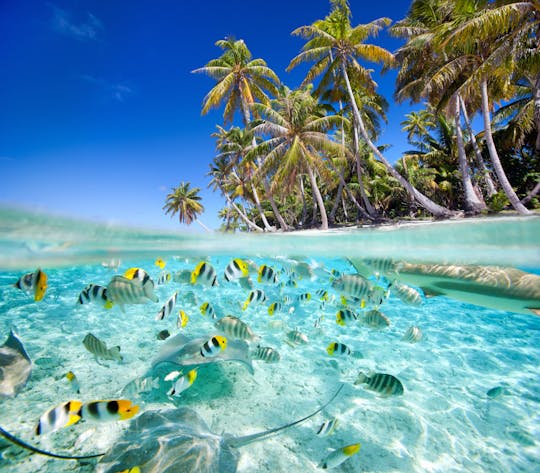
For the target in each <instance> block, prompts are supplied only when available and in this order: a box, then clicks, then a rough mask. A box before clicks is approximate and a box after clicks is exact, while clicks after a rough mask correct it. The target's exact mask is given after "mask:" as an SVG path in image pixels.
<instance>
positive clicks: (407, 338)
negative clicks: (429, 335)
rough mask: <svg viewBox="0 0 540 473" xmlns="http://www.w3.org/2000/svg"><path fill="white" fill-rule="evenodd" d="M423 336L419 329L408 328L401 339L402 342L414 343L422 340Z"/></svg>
mask: <svg viewBox="0 0 540 473" xmlns="http://www.w3.org/2000/svg"><path fill="white" fill-rule="evenodd" d="M422 337H423V334H422V330H420V328H419V327H414V326H412V327H409V328H408V329H407V331H406V332H405V334H404V335H403V337H402V339H401V340H403V341H404V342H409V343H416V342H419V341H420V340H422Z"/></svg>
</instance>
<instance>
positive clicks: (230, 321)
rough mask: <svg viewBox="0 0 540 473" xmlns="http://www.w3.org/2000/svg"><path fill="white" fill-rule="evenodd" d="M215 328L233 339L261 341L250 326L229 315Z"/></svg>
mask: <svg viewBox="0 0 540 473" xmlns="http://www.w3.org/2000/svg"><path fill="white" fill-rule="evenodd" d="M215 326H216V328H217V329H219V330H221V331H222V332H223V333H225V334H226V335H228V336H229V337H231V338H239V339H241V340H247V341H250V342H254V341H256V340H258V339H259V337H258V336H257V335H255V334H254V333H253V330H251V328H250V327H249V325H248V324H246V323H245V322H243V321H242V320H240V319H239V318H238V317H234V316H232V315H227V316H225V317H223V318H222V319H219V320H218V321H217V322H216V323H215Z"/></svg>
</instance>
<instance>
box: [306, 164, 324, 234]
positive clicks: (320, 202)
mask: <svg viewBox="0 0 540 473" xmlns="http://www.w3.org/2000/svg"><path fill="white" fill-rule="evenodd" d="M307 173H308V177H309V181H310V183H311V188H312V189H313V195H314V196H315V199H316V201H317V206H318V207H319V212H320V214H321V230H328V217H327V215H326V209H325V208H324V201H323V198H322V195H321V191H320V190H319V186H317V180H316V179H315V174H314V173H313V169H311V167H308V168H307Z"/></svg>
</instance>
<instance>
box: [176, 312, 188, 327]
mask: <svg viewBox="0 0 540 473" xmlns="http://www.w3.org/2000/svg"><path fill="white" fill-rule="evenodd" d="M188 321H189V317H188V315H187V314H186V313H185V312H184V311H183V310H180V311H179V312H178V320H177V322H176V326H177V327H178V328H184V327H185V326H186V325H187V323H188Z"/></svg>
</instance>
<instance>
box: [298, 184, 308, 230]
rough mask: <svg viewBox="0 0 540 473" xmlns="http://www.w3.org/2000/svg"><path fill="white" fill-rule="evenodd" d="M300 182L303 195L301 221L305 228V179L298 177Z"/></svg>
mask: <svg viewBox="0 0 540 473" xmlns="http://www.w3.org/2000/svg"><path fill="white" fill-rule="evenodd" d="M298 180H299V181H300V193H301V195H302V218H301V219H300V221H301V222H302V226H305V224H306V219H307V204H306V191H305V190H304V178H303V177H302V175H299V176H298Z"/></svg>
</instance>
